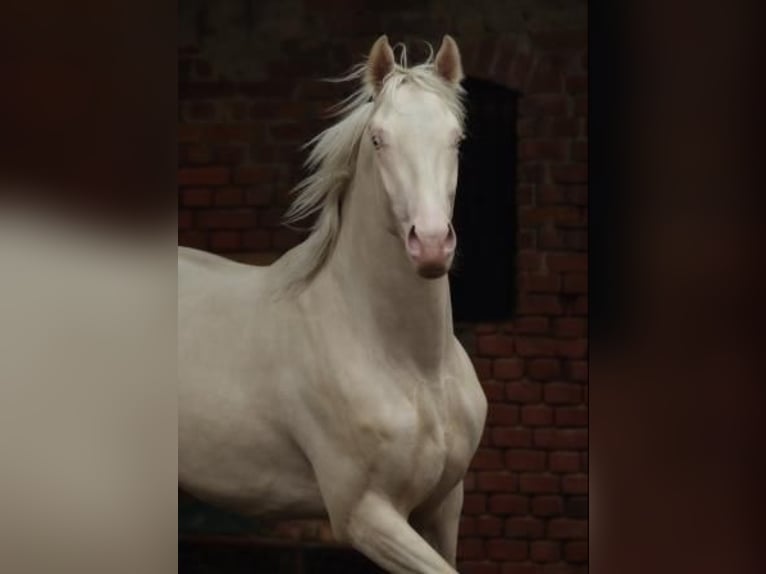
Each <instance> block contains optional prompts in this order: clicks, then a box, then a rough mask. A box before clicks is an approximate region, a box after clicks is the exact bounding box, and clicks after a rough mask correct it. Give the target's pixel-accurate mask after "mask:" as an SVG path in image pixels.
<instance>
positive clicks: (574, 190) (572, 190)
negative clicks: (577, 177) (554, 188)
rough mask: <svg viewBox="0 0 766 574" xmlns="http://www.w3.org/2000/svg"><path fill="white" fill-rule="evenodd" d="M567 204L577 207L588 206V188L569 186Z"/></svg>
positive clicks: (585, 186)
mask: <svg viewBox="0 0 766 574" xmlns="http://www.w3.org/2000/svg"><path fill="white" fill-rule="evenodd" d="M566 198H567V203H571V204H574V205H577V206H587V205H588V186H587V185H568V186H566Z"/></svg>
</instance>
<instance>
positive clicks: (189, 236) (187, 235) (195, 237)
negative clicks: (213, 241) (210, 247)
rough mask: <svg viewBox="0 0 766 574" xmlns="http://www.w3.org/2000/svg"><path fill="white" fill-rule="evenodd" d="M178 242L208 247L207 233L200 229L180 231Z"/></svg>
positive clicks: (203, 247) (184, 244) (190, 245)
mask: <svg viewBox="0 0 766 574" xmlns="http://www.w3.org/2000/svg"><path fill="white" fill-rule="evenodd" d="M178 244H179V245H183V246H185V247H193V248H195V249H207V233H205V232H204V231H200V230H198V229H187V230H181V231H179V232H178Z"/></svg>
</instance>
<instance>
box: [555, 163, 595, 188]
mask: <svg viewBox="0 0 766 574" xmlns="http://www.w3.org/2000/svg"><path fill="white" fill-rule="evenodd" d="M551 176H552V177H553V181H554V182H555V183H588V165H587V164H583V163H575V164H570V165H557V166H553V167H552V168H551Z"/></svg>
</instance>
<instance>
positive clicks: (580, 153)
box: [570, 142, 588, 163]
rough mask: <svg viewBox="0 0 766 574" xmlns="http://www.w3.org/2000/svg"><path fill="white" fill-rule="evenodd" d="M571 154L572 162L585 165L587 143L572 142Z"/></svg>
mask: <svg viewBox="0 0 766 574" xmlns="http://www.w3.org/2000/svg"><path fill="white" fill-rule="evenodd" d="M570 150H571V151H570V153H571V154H572V161H577V162H583V163H587V161H588V143H587V142H572V147H571V148H570Z"/></svg>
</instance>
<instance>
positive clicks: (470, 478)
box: [463, 470, 476, 492]
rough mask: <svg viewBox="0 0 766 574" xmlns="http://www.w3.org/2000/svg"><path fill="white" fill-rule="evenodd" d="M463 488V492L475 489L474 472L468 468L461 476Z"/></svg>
mask: <svg viewBox="0 0 766 574" xmlns="http://www.w3.org/2000/svg"><path fill="white" fill-rule="evenodd" d="M463 490H464V491H465V492H471V491H474V490H476V473H475V472H474V471H472V470H469V471H468V472H466V473H465V476H464V477H463Z"/></svg>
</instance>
